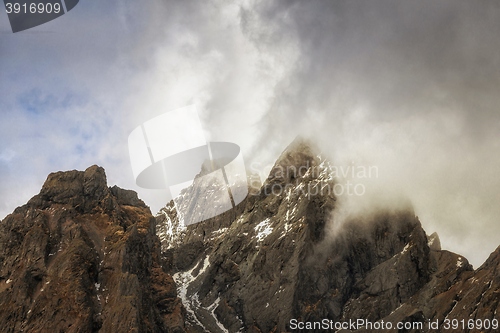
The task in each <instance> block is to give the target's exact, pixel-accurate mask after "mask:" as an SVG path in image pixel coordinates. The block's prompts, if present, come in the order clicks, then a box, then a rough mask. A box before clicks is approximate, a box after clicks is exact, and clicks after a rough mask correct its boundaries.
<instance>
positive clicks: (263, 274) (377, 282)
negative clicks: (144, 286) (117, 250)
mask: <svg viewBox="0 0 500 333" xmlns="http://www.w3.org/2000/svg"><path fill="white" fill-rule="evenodd" d="M331 170H332V169H331V168H330V166H329V162H328V161H326V160H322V159H321V158H320V157H319V156H318V155H317V153H316V152H315V150H314V148H312V146H311V145H310V144H308V143H307V142H305V141H303V140H300V139H299V140H296V141H295V142H294V143H292V144H291V145H290V146H289V147H288V148H287V150H285V152H284V153H283V154H282V156H281V157H280V158H279V159H278V161H277V162H276V164H275V166H274V168H273V169H272V171H271V173H270V176H269V178H268V179H267V180H266V181H265V182H264V184H263V185H262V188H261V189H260V191H259V192H258V193H254V194H253V195H251V196H249V197H248V198H247V199H246V200H245V201H244V202H243V203H242V204H241V205H239V206H238V207H237V209H235V210H233V211H230V212H227V213H226V214H223V215H221V216H218V217H216V218H213V219H210V220H207V221H205V222H202V223H197V224H193V225H189V226H188V227H183V226H181V225H179V221H178V218H177V215H176V211H175V207H174V204H173V202H171V203H169V204H168V205H167V206H166V207H165V208H164V209H162V210H161V212H160V214H159V215H158V217H157V231H158V235H159V236H160V239H161V240H162V257H163V264H164V267H165V268H166V269H167V271H168V272H170V273H171V274H172V275H173V276H174V279H175V281H176V283H177V285H178V288H179V293H180V296H181V298H182V300H183V304H184V305H185V307H186V309H187V322H186V327H187V330H188V331H191V332H238V331H240V332H286V331H298V330H294V328H295V327H293V326H291V323H290V320H291V319H293V318H294V319H296V320H297V322H315V321H321V320H323V319H325V318H328V319H329V320H333V321H334V322H347V321H349V320H355V319H365V320H369V321H371V322H377V321H378V322H379V323H380V322H381V321H382V320H385V321H392V322H394V323H397V322H398V321H400V322H410V323H416V322H421V323H423V324H428V322H429V320H435V319H439V320H440V322H439V323H440V325H441V326H440V327H439V328H438V330H437V331H442V332H444V331H446V332H449V331H450V330H445V328H444V327H443V326H442V323H443V320H444V319H445V318H447V319H451V318H461V319H462V318H465V319H469V318H482V319H487V318H489V319H492V318H494V317H496V311H497V309H498V307H499V304H498V300H499V297H498V293H499V290H500V284H499V280H498V279H499V276H498V275H499V272H498V269H497V268H498V265H499V264H500V260H499V255H498V251H497V252H496V254H493V255H492V257H491V258H490V259H489V260H488V261H487V262H486V263H485V264H484V265H483V266H482V267H481V268H479V269H478V270H477V271H473V270H472V267H471V266H470V265H469V264H468V262H467V260H466V259H464V258H463V257H461V256H459V255H456V254H453V253H450V252H447V251H443V250H441V249H440V245H439V238H438V237H437V235H432V236H431V237H428V236H427V235H426V233H425V232H424V230H423V229H422V226H421V224H420V221H419V220H418V218H417V217H416V216H415V214H414V212H413V210H412V208H411V207H401V208H399V209H395V210H389V209H388V210H385V211H375V212H372V213H370V214H365V215H363V216H357V217H351V218H348V219H346V220H343V221H339V220H336V217H335V216H336V215H334V214H333V215H332V212H335V208H336V206H337V202H336V198H335V196H334V195H333V194H332V189H333V186H334V184H335V183H334V182H335V180H334V179H333V177H332V173H331ZM193 190H195V189H188V191H193ZM332 220H333V221H332ZM414 327H417V326H414ZM351 329H352V327H350V328H349V329H348V330H344V331H349V330H351ZM352 330H353V331H354V330H356V329H352ZM302 331H324V330H321V329H317V330H315V329H304V330H302ZM332 331H335V330H332ZM358 331H360V332H365V331H370V330H367V329H366V328H363V329H359V330H358ZM380 331H383V330H377V332H380ZM386 331H393V330H386ZM400 331H401V332H403V331H405V332H406V331H407V332H427V331H429V329H428V328H426V327H425V326H424V328H423V329H419V328H418V327H417V328H414V329H408V330H400ZM458 331H459V332H461V331H463V330H458ZM482 331H484V332H490V331H491V332H493V331H494V330H492V329H491V328H490V329H489V330H482Z"/></svg>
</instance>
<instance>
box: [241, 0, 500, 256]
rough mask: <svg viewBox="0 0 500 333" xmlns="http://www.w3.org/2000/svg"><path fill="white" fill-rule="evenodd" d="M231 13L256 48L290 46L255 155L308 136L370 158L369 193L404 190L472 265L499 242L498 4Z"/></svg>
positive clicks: (273, 6) (294, 5)
mask: <svg viewBox="0 0 500 333" xmlns="http://www.w3.org/2000/svg"><path fill="white" fill-rule="evenodd" d="M241 16H242V31H243V32H244V33H245V34H246V35H247V36H248V38H249V39H250V40H252V41H253V42H254V43H255V44H256V45H257V48H258V49H259V50H261V52H273V53H274V54H276V55H277V57H282V59H286V55H287V54H286V53H284V54H283V53H282V54H280V52H279V49H280V47H284V46H286V45H295V46H296V47H297V50H298V56H297V58H296V59H295V60H294V62H293V65H292V66H290V67H289V70H288V71H287V73H286V74H285V75H284V76H283V77H282V78H281V80H280V81H279V82H278V84H277V85H276V87H275V89H274V91H273V97H272V99H271V103H270V104H269V106H268V109H267V112H266V113H265V114H264V116H263V117H262V118H261V122H260V126H261V128H264V129H265V130H263V133H262V135H261V136H260V140H258V141H257V144H256V145H255V146H254V147H255V149H254V151H253V154H257V153H258V152H261V151H262V147H271V148H270V149H271V150H272V151H273V153H272V154H271V155H275V154H276V153H278V152H279V150H280V149H282V148H283V147H284V146H285V145H286V143H285V142H287V141H289V140H291V139H293V137H294V136H296V135H305V136H309V137H312V138H314V139H316V140H317V141H319V142H320V145H321V146H322V147H323V148H324V149H326V150H328V151H329V152H330V154H331V156H332V157H333V158H334V159H335V158H337V162H338V161H341V160H342V159H343V158H344V159H347V160H351V159H356V160H358V161H359V160H360V159H361V160H363V159H364V161H366V162H368V163H372V164H376V165H378V166H379V167H380V169H381V171H380V172H381V173H382V174H383V175H385V177H384V176H383V177H381V178H382V179H380V180H379V181H380V182H381V183H382V185H381V186H382V188H379V187H377V188H376V191H379V193H380V191H386V192H391V191H392V190H394V189H397V190H398V191H401V195H408V196H409V197H410V198H411V199H412V201H413V202H414V204H415V206H416V208H417V210H416V211H417V214H419V215H421V217H422V220H423V223H424V226H427V228H428V229H436V230H438V231H439V232H441V233H442V234H444V238H445V241H444V244H445V245H446V246H449V247H451V248H452V249H453V250H455V251H460V250H462V251H465V252H468V253H471V254H469V257H471V260H472V261H473V262H474V263H475V264H478V263H479V262H480V261H482V260H483V259H484V258H485V257H486V256H487V254H488V253H489V252H491V251H492V250H493V249H494V248H495V247H496V246H498V244H499V243H500V239H499V238H498V237H497V236H495V235H497V234H498V232H500V223H499V220H498V218H499V216H500V210H499V209H498V208H497V207H496V206H497V205H496V204H495V202H498V200H500V195H499V191H498V188H499V185H500V180H499V177H498V175H497V171H496V170H498V168H499V166H500V158H499V157H498V155H499V154H498V149H499V140H500V139H499V137H498V133H499V131H500V94H499V93H498V89H499V87H500V39H499V38H498V37H497V33H498V31H500V3H499V2H493V1H475V2H471V1H383V0H382V1H274V2H260V3H258V4H257V5H256V7H254V8H252V10H242V14H241ZM263 27H264V28H263ZM480 230H483V231H480ZM478 239H482V240H484V242H482V243H481V242H480V241H478ZM480 244H481V245H480Z"/></svg>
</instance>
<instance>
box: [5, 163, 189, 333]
mask: <svg viewBox="0 0 500 333" xmlns="http://www.w3.org/2000/svg"><path fill="white" fill-rule="evenodd" d="M159 255H160V244H159V240H158V238H157V237H156V236H155V225H154V218H153V216H152V215H151V212H150V210H149V208H148V207H147V206H146V205H145V204H144V203H143V202H142V201H141V200H139V199H138V198H137V195H136V193H135V192H132V191H127V190H123V189H120V188H118V187H112V188H108V187H107V184H106V176H105V174H104V170H103V169H102V168H100V167H97V166H92V167H90V168H88V169H87V170H86V171H85V172H80V171H70V172H57V173H53V174H50V175H49V176H48V178H47V181H46V182H45V184H44V185H43V188H42V190H41V192H40V194H38V195H36V196H35V197H33V198H32V199H31V200H30V201H29V202H28V203H27V204H26V205H24V206H22V207H19V208H17V209H16V210H15V211H14V213H12V214H11V215H9V216H7V217H6V218H5V219H4V220H3V221H2V223H1V224H0V331H1V332H16V333H17V332H51V333H52V332H184V318H183V315H184V308H183V306H182V304H181V302H180V300H179V299H178V298H177V294H176V287H175V284H174V281H173V280H172V278H171V276H170V275H168V274H166V273H164V272H163V271H162V269H161V267H160V265H159Z"/></svg>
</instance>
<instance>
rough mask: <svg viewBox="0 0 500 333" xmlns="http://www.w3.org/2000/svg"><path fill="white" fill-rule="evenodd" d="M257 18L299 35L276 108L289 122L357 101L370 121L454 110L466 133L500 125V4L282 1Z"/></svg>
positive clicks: (278, 30) (334, 113) (339, 109)
mask: <svg viewBox="0 0 500 333" xmlns="http://www.w3.org/2000/svg"><path fill="white" fill-rule="evenodd" d="M259 12H260V13H261V19H262V20H263V21H265V22H266V23H268V24H269V25H270V26H272V27H274V28H275V29H276V30H274V31H273V34H274V36H275V37H276V36H280V35H282V36H287V37H286V38H289V35H290V34H294V35H296V36H297V39H298V45H299V48H300V60H299V62H298V63H297V64H296V67H295V69H294V71H292V72H291V73H289V76H288V78H287V79H286V80H283V82H282V83H281V84H280V85H279V86H278V87H277V89H276V101H275V104H274V105H273V108H272V111H273V112H276V111H279V110H282V112H283V114H286V116H284V117H283V119H282V120H284V121H287V120H288V121H290V122H294V121H297V120H299V119H300V118H301V117H304V112H303V111H304V110H305V109H308V108H313V109H319V110H323V112H328V113H330V114H331V115H332V119H335V117H337V116H339V115H342V112H345V109H346V108H348V107H350V106H355V105H357V104H359V103H364V104H368V105H369V106H370V114H369V115H370V118H371V120H373V121H387V120H391V119H394V118H402V117H407V116H408V115H410V114H413V113H418V114H425V113H426V112H432V111H431V110H432V109H433V108H434V107H435V106H440V105H444V106H449V105H452V106H453V107H454V111H455V112H459V113H461V114H463V115H464V116H466V120H467V121H468V123H469V126H468V127H467V132H468V133H466V134H471V135H472V134H477V135H480V134H482V133H484V132H483V131H484V129H485V128H492V126H494V125H497V126H498V119H499V112H498V105H499V102H500V98H499V94H498V93H497V92H498V87H499V86H500V82H499V81H500V53H499V52H498V50H500V39H498V38H497V32H498V31H500V3H498V2H491V1H479V2H470V1H307V2H306V1H303V2H300V1H295V2H291V1H281V2H273V3H272V4H268V3H264V4H261V5H260V11H259ZM283 16H285V17H286V24H282V25H280V22H282V21H284V19H283ZM258 42H259V41H257V43H258ZM290 88H293V89H290ZM336 103H338V105H335V104H336ZM334 106H337V109H332V107H334ZM289 112H294V116H295V117H290V115H289ZM492 120H493V121H494V123H492ZM495 123H496V124H495ZM494 129H498V127H496V128H494Z"/></svg>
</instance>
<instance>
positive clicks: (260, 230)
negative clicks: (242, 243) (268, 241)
mask: <svg viewBox="0 0 500 333" xmlns="http://www.w3.org/2000/svg"><path fill="white" fill-rule="evenodd" d="M270 221H271V220H270V219H269V218H267V219H265V220H264V221H262V222H260V223H259V224H257V225H256V226H255V228H254V229H255V232H256V233H257V235H256V236H255V237H257V241H258V242H262V241H263V240H264V239H265V238H266V237H267V236H269V235H270V234H271V232H273V228H272V227H271V226H270V224H269V222H270Z"/></svg>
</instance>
